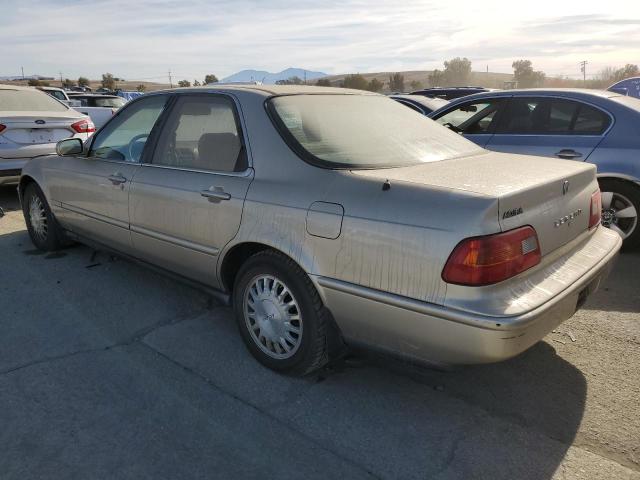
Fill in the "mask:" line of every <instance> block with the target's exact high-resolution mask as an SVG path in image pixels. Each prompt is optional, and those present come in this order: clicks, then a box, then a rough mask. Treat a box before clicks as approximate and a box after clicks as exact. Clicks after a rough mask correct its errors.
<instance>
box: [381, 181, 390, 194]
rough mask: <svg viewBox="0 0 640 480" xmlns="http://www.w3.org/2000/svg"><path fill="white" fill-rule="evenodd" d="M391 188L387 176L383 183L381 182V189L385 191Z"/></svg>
mask: <svg viewBox="0 0 640 480" xmlns="http://www.w3.org/2000/svg"><path fill="white" fill-rule="evenodd" d="M390 188H391V183H389V179H388V178H387V179H386V180H385V181H384V183H383V184H382V191H383V192H386V191H387V190H389V189H390Z"/></svg>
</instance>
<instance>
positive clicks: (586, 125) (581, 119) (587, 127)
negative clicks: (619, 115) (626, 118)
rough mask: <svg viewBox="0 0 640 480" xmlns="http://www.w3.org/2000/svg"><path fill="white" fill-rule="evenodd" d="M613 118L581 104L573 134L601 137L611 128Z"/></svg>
mask: <svg viewBox="0 0 640 480" xmlns="http://www.w3.org/2000/svg"><path fill="white" fill-rule="evenodd" d="M610 123H611V117H609V115H607V114H606V113H604V112H602V111H600V110H598V109H596V108H593V107H591V106H589V105H585V104H580V109H579V110H578V116H577V118H576V122H575V125H574V126H573V132H574V133H575V134H577V135H601V134H602V133H604V131H605V130H606V129H607V128H609V124H610Z"/></svg>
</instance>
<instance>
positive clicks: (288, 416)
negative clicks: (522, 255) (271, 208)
mask: <svg viewBox="0 0 640 480" xmlns="http://www.w3.org/2000/svg"><path fill="white" fill-rule="evenodd" d="M0 206H3V207H5V210H6V212H7V215H6V216H5V217H4V218H1V219H0V258H1V263H0V265H1V266H0V279H1V282H0V406H1V408H0V425H1V426H2V428H1V429H0V450H1V451H2V452H3V453H2V455H0V478H2V479H24V478H46V479H49V478H53V479H57V478H61V479H62V478H64V479H73V478H78V479H93V478H96V479H102V478H123V479H125V478H135V479H143V478H154V479H158V478H171V479H178V478H185V479H195V478H272V477H278V478H336V477H342V478H349V479H350V478H390V479H393V478H402V479H413V478H422V479H425V478H428V479H470V478H487V479H503V478H504V479H514V478H517V479H549V478H557V479H599V478H602V479H607V480H610V479H638V480H640V404H639V400H638V399H639V398H640V374H639V371H638V365H640V349H639V346H640V313H639V312H640V289H639V288H638V282H637V279H636V275H637V274H636V272H637V270H638V269H639V268H640V253H625V254H623V255H622V256H621V258H620V260H619V262H618V264H617V266H616V268H615V269H614V272H613V274H612V276H611V278H610V279H609V280H608V281H607V282H606V284H605V285H603V287H602V288H601V290H600V291H599V292H598V293H597V294H596V295H594V296H593V298H591V299H590V300H589V302H588V303H587V305H586V306H585V308H584V309H583V310H581V311H579V312H578V313H577V314H576V315H575V316H574V318H572V319H571V320H569V321H568V322H566V323H564V324H563V325H561V326H560V327H558V329H557V330H556V331H554V332H552V333H551V334H549V335H548V336H547V337H546V338H545V340H544V341H543V342H540V343H539V344H537V345H536V346H534V347H533V348H532V349H530V350H529V351H527V352H525V353H524V354H522V355H520V356H519V357H517V358H515V359H513V360H510V361H507V362H503V363H500V364H495V365H485V366H476V367H467V368H461V369H458V370H455V371H451V372H439V371H435V370H431V369H428V368H425V367H421V366H416V365H411V364H407V363H404V362H402V361H399V360H396V359H390V358H386V357H382V356H378V355H374V354H373V353H370V352H355V354H354V355H353V356H352V357H351V358H349V359H347V361H345V362H341V363H339V364H337V365H335V366H333V367H332V368H330V369H326V370H325V371H322V372H320V373H318V374H315V375H312V376H310V377H307V378H304V379H298V378H290V377H287V376H282V375H278V374H275V373H273V372H271V371H269V370H266V369H265V368H263V367H262V366H260V365H259V364H258V363H257V362H255V361H254V360H253V358H252V357H251V356H250V355H249V354H248V352H247V351H246V349H245V348H244V345H243V344H242V341H241V340H240V337H239V335H238V334H237V332H236V327H235V324H234V322H233V319H232V316H231V312H230V310H229V309H228V308H226V307H222V306H220V305H218V304H216V303H215V302H213V301H212V300H211V299H210V298H209V297H208V296H207V295H206V294H204V293H202V292H199V291H197V290H194V289H193V288H191V287H189V286H186V285H183V284H180V283H177V282H176V281H174V280H172V279H168V278H165V277H163V276H160V275H158V274H157V273H154V272H152V271H150V270H147V269H144V268H141V267H139V266H137V265H134V264H131V263H129V262H127V261H124V260H120V259H116V258H112V257H111V256H109V255H107V254H105V253H101V252H100V253H98V254H97V255H95V256H93V252H92V250H91V249H89V248H87V247H83V246H76V247H73V248H69V249H66V250H63V251H62V252H59V253H56V254H42V253H40V252H37V251H35V250H34V247H33V245H32V244H31V242H30V241H29V238H28V236H27V234H26V232H25V226H24V222H23V220H22V214H21V212H20V211H19V209H18V204H17V199H16V196H15V194H14V190H13V189H12V188H0Z"/></svg>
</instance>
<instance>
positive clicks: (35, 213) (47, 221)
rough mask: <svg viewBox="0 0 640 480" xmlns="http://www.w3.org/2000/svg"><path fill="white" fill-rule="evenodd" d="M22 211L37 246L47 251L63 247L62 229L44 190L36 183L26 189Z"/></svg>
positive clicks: (30, 235) (30, 234) (32, 239)
mask: <svg viewBox="0 0 640 480" xmlns="http://www.w3.org/2000/svg"><path fill="white" fill-rule="evenodd" d="M22 213H23V215H24V220H25V222H26V224H27V231H28V232H29V237H31V241H32V242H33V244H34V245H35V246H36V247H37V248H39V249H40V250H44V251H46V252H52V251H55V250H59V249H60V248H62V246H63V238H64V235H63V233H62V230H61V229H60V227H59V226H58V223H57V222H56V219H55V217H54V216H53V213H51V209H50V208H49V204H48V203H47V199H46V198H45V196H44V194H43V193H42V190H40V188H39V187H38V186H37V185H36V184H35V183H30V184H29V185H27V188H25V190H24V195H23V198H22Z"/></svg>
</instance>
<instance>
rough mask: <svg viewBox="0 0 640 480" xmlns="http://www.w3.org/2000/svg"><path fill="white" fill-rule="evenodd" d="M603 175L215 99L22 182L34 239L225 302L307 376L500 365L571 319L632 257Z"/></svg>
mask: <svg viewBox="0 0 640 480" xmlns="http://www.w3.org/2000/svg"><path fill="white" fill-rule="evenodd" d="M595 173H596V172H595V168H594V167H593V166H592V165H589V164H584V163H577V162H571V161H558V160H553V159H548V158H536V159H535V161H532V157H525V156H520V155H510V154H501V153H492V152H488V151H486V150H483V149H482V148H479V147H478V146H476V145H475V144H473V143H471V142H469V141H468V140H465V139H464V138H462V137H461V136H460V135H457V134H455V133H453V132H451V131H449V130H448V129H446V128H444V127H441V126H439V125H437V124H436V123H434V122H433V121H431V120H429V119H427V118H425V117H424V116H422V115H420V114H419V113H417V112H414V111H412V110H410V109H408V108H406V107H404V106H402V105H400V104H398V103H396V102H395V101H393V100H391V99H389V98H386V97H383V96H381V95H376V94H369V93H367V92H361V91H352V90H341V89H334V88H313V87H299V86H259V85H247V86H222V85H221V86H208V87H206V88H194V89H178V90H170V91H164V92H154V93H153V94H148V95H145V96H143V97H141V98H139V99H137V100H134V101H132V102H131V103H130V104H128V105H127V106H126V107H124V108H123V109H121V110H120V111H119V112H118V113H117V114H116V115H115V116H114V118H113V119H112V120H110V121H109V122H108V123H107V124H106V125H105V126H104V127H103V128H102V129H101V130H99V131H98V132H97V133H96V134H95V135H94V136H93V137H92V138H91V139H90V140H89V141H87V142H85V143H84V144H83V143H82V142H81V141H79V140H75V139H70V140H64V141H62V142H60V143H59V144H58V155H57V156H50V157H43V158H38V159H34V160H33V161H31V162H29V163H28V164H27V165H26V167H25V168H24V170H23V174H22V177H21V180H20V187H19V192H20V197H21V201H22V205H23V210H24V215H25V218H26V221H27V226H28V229H29V234H30V235H31V238H32V240H33V242H34V244H35V245H36V246H37V247H39V248H41V249H43V250H54V249H57V248H60V247H62V246H63V245H64V244H65V243H66V242H69V241H73V240H76V241H81V242H85V243H88V244H92V245H98V246H99V247H100V248H106V249H110V250H113V251H115V252H118V253H119V254H121V255H124V256H127V257H129V258H132V259H134V260H136V261H139V262H142V263H145V264H148V265H152V266H154V267H156V268H159V269H161V270H163V271H166V272H169V273H171V274H172V275H175V276H178V277H180V278H183V279H185V280H188V281H190V282H191V283H195V284H197V285H200V286H202V287H203V288H206V289H208V290H209V291H210V292H212V293H214V294H215V295H216V296H217V297H218V298H220V299H222V300H223V301H227V302H229V303H231V304H232V305H233V307H234V310H235V316H236V320H237V323H238V327H239V330H240V333H241V335H242V337H243V339H244V341H245V343H246V345H247V347H248V349H249V351H250V352H251V353H252V354H253V355H254V356H255V357H256V358H257V359H258V360H259V361H260V362H262V363H263V364H265V365H266V366H268V367H270V368H273V369H276V370H280V371H290V372H293V373H298V374H303V373H306V372H309V371H312V370H314V369H317V368H319V367H321V366H322V365H324V364H325V363H326V362H327V361H328V360H329V358H330V356H331V353H332V352H333V351H335V350H337V348H336V347H339V346H340V345H342V344H343V343H346V344H347V345H349V344H364V345H367V346H370V347H373V348H378V349H381V350H384V351H387V352H391V353H394V354H398V355H403V356H407V357H410V358H413V359H416V360H419V361H424V362H431V363H436V364H467V363H482V362H494V361H498V360H503V359H506V358H509V357H512V356H514V355H517V354H518V353H520V352H522V351H523V350H525V349H527V348H529V347H530V346H531V345H533V344H534V343H536V342H537V341H539V340H540V339H541V338H542V337H543V336H544V335H545V334H546V333H548V332H549V331H550V330H552V329H553V328H554V327H555V326H557V325H558V324H559V323H560V322H562V321H564V320H566V319H567V318H569V317H570V316H571V315H573V313H574V312H575V310H576V309H577V308H579V307H580V306H581V305H582V303H583V302H584V301H585V300H586V298H587V296H588V295H589V294H590V293H592V292H593V291H594V290H595V289H596V288H597V287H598V285H599V283H600V282H601V280H602V279H603V278H604V276H605V275H606V273H607V271H608V269H609V268H610V265H611V262H612V260H613V258H614V257H615V255H616V253H617V251H618V250H619V248H620V244H621V240H620V237H619V236H618V235H617V234H616V233H615V232H612V231H610V230H608V229H605V228H602V227H600V226H599V225H600V210H601V209H600V192H599V190H598V184H597V182H596V175H595Z"/></svg>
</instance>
